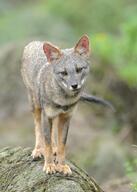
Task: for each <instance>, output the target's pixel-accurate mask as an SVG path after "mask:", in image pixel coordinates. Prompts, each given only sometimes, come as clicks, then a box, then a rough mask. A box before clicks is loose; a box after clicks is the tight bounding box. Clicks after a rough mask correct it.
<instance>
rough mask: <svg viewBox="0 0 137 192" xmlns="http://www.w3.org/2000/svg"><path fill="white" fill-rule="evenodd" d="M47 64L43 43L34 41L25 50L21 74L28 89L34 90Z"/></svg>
mask: <svg viewBox="0 0 137 192" xmlns="http://www.w3.org/2000/svg"><path fill="white" fill-rule="evenodd" d="M46 63H47V58H46V55H45V54H44V51H43V42H40V41H33V42H31V43H29V44H28V45H27V46H26V47H25V48H24V52H23V62H22V68H21V72H22V76H23V80H24V83H25V85H26V86H27V87H28V88H30V89H33V87H34V85H35V83H36V82H35V81H36V79H37V76H38V74H39V72H40V70H41V69H42V67H43V66H44V65H45V64H46Z"/></svg>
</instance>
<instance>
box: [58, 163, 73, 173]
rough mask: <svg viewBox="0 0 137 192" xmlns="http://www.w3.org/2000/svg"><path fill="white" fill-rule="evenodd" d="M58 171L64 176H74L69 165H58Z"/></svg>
mask: <svg viewBox="0 0 137 192" xmlns="http://www.w3.org/2000/svg"><path fill="white" fill-rule="evenodd" d="M56 171H58V172H59V173H63V174H64V175H71V174H72V171H71V169H70V167H69V166H68V165H67V164H65V165H61V164H57V165H56Z"/></svg>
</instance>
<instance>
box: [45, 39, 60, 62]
mask: <svg viewBox="0 0 137 192" xmlns="http://www.w3.org/2000/svg"><path fill="white" fill-rule="evenodd" d="M43 50H44V53H45V54H46V57H47V60H48V62H50V63H51V62H52V61H54V60H57V59H59V58H60V57H61V51H60V49H59V48H57V47H55V46H54V45H52V44H50V43H47V42H46V43H44V44H43Z"/></svg>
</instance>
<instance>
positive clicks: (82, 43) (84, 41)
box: [74, 35, 89, 55]
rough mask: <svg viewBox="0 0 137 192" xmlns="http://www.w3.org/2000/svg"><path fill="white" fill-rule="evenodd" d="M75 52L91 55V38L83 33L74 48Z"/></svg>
mask: <svg viewBox="0 0 137 192" xmlns="http://www.w3.org/2000/svg"><path fill="white" fill-rule="evenodd" d="M74 50H75V52H77V53H79V54H80V55H89V38H88V36H87V35H83V36H82V37H81V38H80V40H79V41H78V43H77V44H76V46H75V48H74Z"/></svg>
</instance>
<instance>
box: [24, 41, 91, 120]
mask: <svg viewBox="0 0 137 192" xmlns="http://www.w3.org/2000/svg"><path fill="white" fill-rule="evenodd" d="M61 51H62V56H61V58H60V59H59V60H56V61H54V62H53V63H49V62H48V61H47V58H46V55H45V53H44V51H43V42H39V41H37V42H31V43H29V44H28V45H27V46H26V47H25V49H24V53H23V63H22V69H21V72H22V76H23V80H24V83H25V85H26V87H27V89H28V92H29V94H30V93H31V95H33V102H34V103H35V105H38V106H40V107H41V108H43V107H44V106H46V109H45V111H46V114H47V116H48V117H51V118H52V117H54V116H57V115H58V114H60V113H62V112H64V110H63V108H61V107H58V106H69V105H70V106H71V107H70V108H68V111H70V112H71V111H72V110H73V108H74V106H73V107H72V105H73V104H75V103H76V102H77V101H78V100H79V99H80V94H81V91H82V90H83V84H82V83H83V82H84V81H85V79H86V76H87V73H88V70H89V61H88V58H87V57H84V56H81V55H79V54H78V53H75V52H74V49H73V48H72V49H64V50H61ZM77 68H82V71H81V72H79V73H77V72H76V69H77ZM64 70H65V71H67V76H62V75H61V73H62V72H63V71H64ZM64 84H65V85H66V86H64ZM73 84H77V85H78V88H79V89H78V90H77V91H73V90H71V89H70V87H71V85H73Z"/></svg>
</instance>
